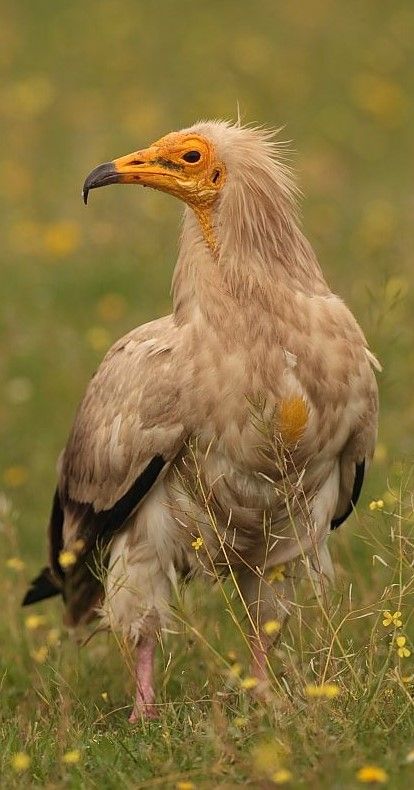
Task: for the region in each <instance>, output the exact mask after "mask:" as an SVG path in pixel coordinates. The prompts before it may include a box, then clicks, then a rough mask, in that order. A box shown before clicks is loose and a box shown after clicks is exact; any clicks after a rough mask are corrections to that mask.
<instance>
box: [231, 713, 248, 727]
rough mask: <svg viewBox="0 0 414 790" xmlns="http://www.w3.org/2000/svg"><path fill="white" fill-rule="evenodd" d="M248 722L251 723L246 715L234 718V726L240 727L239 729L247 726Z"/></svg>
mask: <svg viewBox="0 0 414 790" xmlns="http://www.w3.org/2000/svg"><path fill="white" fill-rule="evenodd" d="M248 723H249V720H248V719H246V716H236V718H235V719H234V720H233V724H234V726H235V727H238V728H239V730H242V729H243V727H246V725H247V724H248Z"/></svg>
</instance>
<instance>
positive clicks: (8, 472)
mask: <svg viewBox="0 0 414 790" xmlns="http://www.w3.org/2000/svg"><path fill="white" fill-rule="evenodd" d="M27 478H28V471H27V469H26V467H25V466H9V467H8V468H7V469H5V471H4V473H3V482H4V484H5V485H6V486H8V487H9V488H20V486H22V485H24V483H25V482H26V480H27Z"/></svg>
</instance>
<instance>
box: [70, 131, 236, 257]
mask: <svg viewBox="0 0 414 790" xmlns="http://www.w3.org/2000/svg"><path fill="white" fill-rule="evenodd" d="M225 178H226V171H225V167H224V164H223V163H222V162H220V161H219V160H218V158H217V156H216V153H215V150H214V147H213V146H212V145H211V144H210V143H209V142H208V140H206V139H205V138H204V137H201V136H198V135H194V134H180V133H176V132H173V133H171V134H168V135H166V136H165V137H162V138H161V139H160V140H157V141H156V142H155V143H153V144H152V145H151V146H150V147H149V148H145V149H143V150H141V151H135V152H134V153H132V154H128V155H127V156H121V157H120V158H119V159H114V160H113V161H112V162H108V163H105V164H104V165H99V166H98V167H97V168H95V169H94V170H93V171H92V172H91V173H90V174H89V176H88V177H87V179H86V181H85V185H84V191H83V196H84V200H85V203H86V202H87V198H88V193H89V191H90V189H95V188H96V187H99V186H105V185H106V184H114V183H122V184H141V185H142V186H146V187H152V188H153V189H160V190H162V191H163V192H169V193H170V194H171V195H175V197H178V198H180V200H183V201H184V202H185V203H187V204H188V205H189V206H191V208H192V209H193V210H194V211H195V213H196V215H197V217H198V220H199V222H200V225H201V229H202V231H203V235H204V238H205V240H206V242H207V244H208V245H209V247H210V249H211V250H212V252H213V253H214V254H215V253H216V244H215V240H214V234H213V229H212V223H211V208H212V206H213V204H214V202H215V200H216V199H217V196H218V194H219V193H220V191H221V189H222V187H223V184H224V182H225Z"/></svg>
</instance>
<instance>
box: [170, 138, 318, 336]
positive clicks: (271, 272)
mask: <svg viewBox="0 0 414 790" xmlns="http://www.w3.org/2000/svg"><path fill="white" fill-rule="evenodd" d="M193 129H194V131H197V133H199V134H205V135H206V136H209V137H210V138H213V140H214V143H215V145H216V148H217V151H218V153H219V156H221V157H222V159H223V161H224V162H225V165H226V169H227V179H226V183H225V185H224V187H223V190H222V193H221V195H220V196H219V197H218V199H217V201H216V203H215V204H214V205H213V206H212V207H210V208H209V209H207V210H206V216H205V217H203V218H200V217H199V216H197V215H196V214H195V213H194V212H193V210H192V209H191V208H186V210H185V213H184V221H183V229H182V235H181V243H180V251H179V256H178V261H177V266H176V269H175V272H174V277H173V285H172V294H173V304H174V313H175V315H176V318H177V321H178V322H179V323H184V322H187V321H191V317H192V315H194V312H195V311H196V310H197V309H198V310H201V312H202V313H203V314H205V315H206V316H207V317H208V319H209V320H211V321H213V322H214V323H216V322H218V323H219V322H220V321H222V320H223V315H225V314H227V316H228V313H229V311H230V313H231V311H232V310H234V309H235V308H236V307H237V306H239V307H245V306H246V304H247V303H249V304H252V302H253V303H256V305H260V307H261V308H262V309H264V310H266V312H271V313H274V314H275V316H277V312H278V302H280V300H281V299H283V298H284V297H283V294H284V293H286V292H287V291H289V292H290V293H292V292H294V293H301V294H304V295H306V296H309V297H311V296H323V295H328V294H329V293H330V290H329V288H328V286H327V284H326V282H325V279H324V277H323V274H322V272H321V269H320V267H319V264H318V262H317V259H316V256H315V254H314V252H313V250H312V247H311V246H310V244H309V242H308V241H307V239H306V238H305V236H304V235H303V233H302V231H301V230H300V228H299V224H298V218H297V209H296V196H297V189H296V187H295V184H294V182H293V179H292V175H291V173H290V170H289V169H288V168H287V167H286V166H285V165H283V164H281V163H280V161H279V160H278V159H277V155H278V154H279V156H280V153H281V152H280V144H277V143H275V142H274V140H273V136H272V135H271V134H270V133H269V132H265V131H263V130H258V129H249V128H243V127H239V126H229V125H227V124H223V123H221V122H220V123H217V124H211V123H209V124H199V125H197V126H196V127H193ZM227 320H228V319H227Z"/></svg>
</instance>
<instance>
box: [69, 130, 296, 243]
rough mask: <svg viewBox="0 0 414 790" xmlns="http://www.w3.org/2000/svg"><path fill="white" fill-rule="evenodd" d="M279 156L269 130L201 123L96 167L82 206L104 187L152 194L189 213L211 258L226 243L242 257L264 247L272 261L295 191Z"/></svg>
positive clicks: (288, 229) (286, 231)
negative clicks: (174, 200) (176, 201)
mask: <svg viewBox="0 0 414 790" xmlns="http://www.w3.org/2000/svg"><path fill="white" fill-rule="evenodd" d="M285 151H286V148H285V144H284V143H281V142H278V141H276V140H275V132H273V131H270V130H267V129H263V128H254V127H243V126H241V125H240V124H237V123H236V124H234V123H229V122H226V121H203V122H199V123H197V124H195V125H194V126H192V127H190V128H188V129H184V130H182V131H179V132H172V133H170V134H167V135H166V136H165V137H162V138H161V139H160V140H157V141H156V142H154V143H152V144H151V145H150V146H149V147H148V148H142V149H140V150H138V151H134V152H133V153H132V154H127V156H121V157H120V158H119V159H114V160H113V161H112V162H106V163H105V164H102V165H98V167H96V168H94V170H92V172H91V173H90V174H89V175H88V177H87V178H86V181H85V184H84V187H83V199H84V201H85V203H86V202H87V200H88V194H89V192H90V190H91V189H96V188H97V187H101V186H106V185H108V184H141V185H142V186H146V187H152V188H153V189H159V190H162V191H163V192H168V193H170V194H171V195H174V196H175V197H178V198H180V199H181V200H182V201H184V203H186V204H187V205H188V206H189V207H190V208H191V209H192V210H193V211H194V212H195V214H196V216H197V218H198V220H199V222H200V224H201V229H202V231H203V235H204V237H205V239H206V241H207V243H208V244H209V246H210V248H211V249H212V251H214V252H215V253H216V254H217V253H218V254H220V253H221V252H222V251H223V249H224V248H225V247H227V246H228V244H227V242H229V241H230V244H231V248H232V252H234V251H235V250H236V249H237V248H240V247H241V245H243V249H242V250H240V252H242V253H244V254H250V253H251V252H252V251H255V252H256V253H257V252H260V251H261V250H262V248H263V252H264V253H266V252H267V253H268V254H269V253H270V254H273V255H274V253H275V249H276V250H277V248H278V246H280V243H281V242H282V243H283V237H285V238H288V236H290V235H291V233H292V227H293V224H294V220H295V194H296V188H295V185H294V181H293V178H292V175H291V173H290V170H289V168H288V167H287V166H286V165H285V164H284V163H282V162H281V161H280V159H281V158H283V154H284V153H285ZM229 233H231V240H230V239H229V238H228V235H229ZM263 244H265V247H266V249H265V248H264V247H263ZM237 251H238V252H239V249H237Z"/></svg>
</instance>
